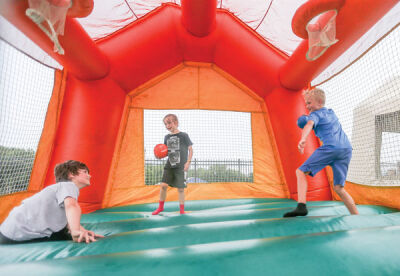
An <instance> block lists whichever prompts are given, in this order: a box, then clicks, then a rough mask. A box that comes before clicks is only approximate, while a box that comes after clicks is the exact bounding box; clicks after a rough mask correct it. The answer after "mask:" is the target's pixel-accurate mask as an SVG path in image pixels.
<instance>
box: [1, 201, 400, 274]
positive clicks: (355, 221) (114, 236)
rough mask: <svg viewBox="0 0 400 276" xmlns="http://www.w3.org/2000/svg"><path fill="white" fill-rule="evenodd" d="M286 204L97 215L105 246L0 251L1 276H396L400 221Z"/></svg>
mask: <svg viewBox="0 0 400 276" xmlns="http://www.w3.org/2000/svg"><path fill="white" fill-rule="evenodd" d="M307 205H308V207H309V215H308V216H307V217H298V218H282V215H283V214H284V213H285V212H287V211H289V210H291V209H293V208H294V207H295V206H296V202H295V201H293V200H290V199H233V200H205V201H188V202H186V206H185V207H186V210H187V214H185V215H179V212H178V208H179V207H178V203H177V202H167V203H166V209H165V211H164V212H163V213H161V215H158V216H152V215H151V212H152V211H153V210H154V209H156V207H157V205H156V204H141V205H131V206H124V207H116V208H109V209H103V210H99V211H97V212H94V213H91V214H87V215H84V216H83V218H82V224H83V225H84V226H85V227H86V228H87V229H90V230H93V231H95V232H96V233H99V234H103V235H105V236H106V237H105V238H103V239H101V240H99V241H98V242H95V243H91V244H88V245H87V244H78V243H73V242H72V241H60V242H42V243H28V244H17V245H0V275H4V276H5V275H41V276H46V275H85V276H86V275H154V276H156V275H162V276H166V275H174V276H177V275H188V276H189V275H190V276H192V275H400V212H399V210H395V209H390V208H386V207H382V206H371V205H358V208H359V211H360V215H359V216H350V215H348V211H347V209H346V208H345V207H344V205H343V203H341V202H334V201H318V202H309V203H308V204H307Z"/></svg>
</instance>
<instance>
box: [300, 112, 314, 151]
mask: <svg viewBox="0 0 400 276" xmlns="http://www.w3.org/2000/svg"><path fill="white" fill-rule="evenodd" d="M313 126H314V121H311V120H310V121H308V122H307V124H306V125H305V126H304V128H303V131H302V132H301V139H300V141H299V144H298V145H297V148H298V149H299V151H300V153H301V154H303V153H304V147H305V146H306V140H307V137H308V135H309V134H310V132H311V130H312V129H313Z"/></svg>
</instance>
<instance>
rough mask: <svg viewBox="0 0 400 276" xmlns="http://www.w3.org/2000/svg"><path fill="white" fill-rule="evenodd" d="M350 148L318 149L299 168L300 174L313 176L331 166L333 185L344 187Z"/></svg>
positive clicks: (350, 152)
mask: <svg viewBox="0 0 400 276" xmlns="http://www.w3.org/2000/svg"><path fill="white" fill-rule="evenodd" d="M351 154H352V149H351V148H344V149H338V148H332V147H323V146H322V147H319V148H318V149H317V150H316V151H314V153H313V154H312V155H311V156H310V157H309V158H308V159H307V160H306V162H304V163H303V165H301V166H300V168H299V170H301V171H302V172H304V173H306V172H310V175H311V176H314V175H315V174H316V173H318V172H319V171H320V170H322V169H323V168H325V167H326V166H331V167H332V170H333V185H340V186H344V183H345V182H346V177H347V171H348V169H349V163H350V159H351Z"/></svg>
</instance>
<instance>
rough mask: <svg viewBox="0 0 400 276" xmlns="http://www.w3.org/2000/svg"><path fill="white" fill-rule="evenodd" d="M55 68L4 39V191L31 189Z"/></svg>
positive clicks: (0, 153) (0, 117)
mask: <svg viewBox="0 0 400 276" xmlns="http://www.w3.org/2000/svg"><path fill="white" fill-rule="evenodd" d="M53 85H54V69H50V68H48V67H46V66H44V65H42V64H40V63H39V62H36V61H34V60H32V59H31V58H29V57H27V56H25V55H24V54H22V53H21V52H19V51H18V50H16V49H15V48H13V47H11V46H10V45H8V44H7V43H5V42H4V41H3V40H0V195H5V194H11V193H15V192H19V191H24V190H26V189H27V187H28V184H29V179H30V175H31V171H32V166H33V162H34V159H35V154H36V150H37V146H38V143H39V139H40V135H41V133H42V129H43V123H44V119H45V116H46V111H47V106H48V103H49V100H50V97H51V93H52V90H53Z"/></svg>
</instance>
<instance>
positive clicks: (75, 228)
mask: <svg viewBox="0 0 400 276" xmlns="http://www.w3.org/2000/svg"><path fill="white" fill-rule="evenodd" d="M64 207H65V214H66V216H67V222H68V227H69V230H70V232H71V236H72V239H73V240H74V241H75V242H83V241H86V243H90V242H94V241H96V239H95V237H97V236H98V235H95V234H94V233H93V232H91V231H87V230H86V229H85V228H83V227H82V226H81V207H80V206H79V204H78V202H77V201H76V199H75V198H72V197H67V198H65V199H64Z"/></svg>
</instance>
